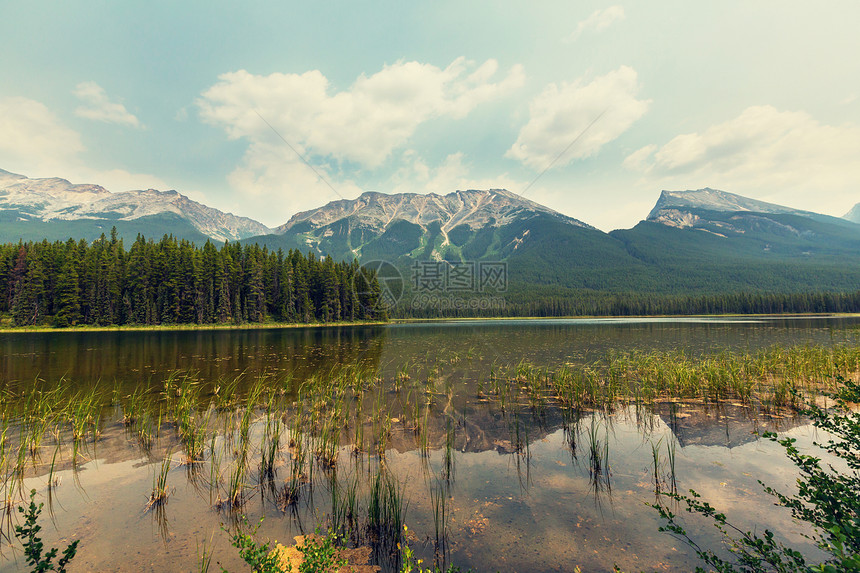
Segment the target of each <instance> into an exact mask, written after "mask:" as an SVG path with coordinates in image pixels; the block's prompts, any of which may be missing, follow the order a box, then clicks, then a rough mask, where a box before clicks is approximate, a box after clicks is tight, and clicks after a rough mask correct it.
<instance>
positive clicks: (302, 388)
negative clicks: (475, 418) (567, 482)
mask: <svg viewBox="0 0 860 573" xmlns="http://www.w3.org/2000/svg"><path fill="white" fill-rule="evenodd" d="M465 359H466V360H468V361H469V362H470V363H471V362H472V360H473V357H472V351H471V350H470V351H469V352H468V353H467V355H466V358H465ZM463 360H464V358H463V357H462V356H461V355H459V354H457V355H452V356H450V357H448V358H445V357H441V356H439V355H433V354H431V353H430V352H428V356H427V359H426V360H425V361H424V362H423V363H421V362H414V363H408V364H402V365H400V366H399V367H396V368H394V369H391V370H390V372H389V374H388V378H387V379H386V378H385V377H383V376H381V375H380V373H379V372H377V371H375V370H371V369H368V368H366V367H363V366H356V367H349V366H341V367H338V368H333V369H331V370H330V371H327V372H316V373H315V374H314V375H312V376H310V377H308V378H306V379H301V380H299V379H296V380H293V379H290V378H289V377H283V378H278V377H275V376H269V377H257V378H253V379H251V378H249V377H248V376H246V375H245V374H244V373H243V374H240V375H238V376H235V377H231V378H223V379H219V380H217V381H215V382H212V381H205V380H202V379H201V378H200V375H199V374H198V373H193V372H192V373H185V372H175V373H172V374H170V375H169V376H167V377H166V378H165V379H164V380H163V381H161V382H155V383H149V384H143V385H140V386H138V387H136V388H135V389H134V390H133V391H131V392H130V393H127V394H124V393H123V392H120V391H118V390H117V389H116V388H111V389H110V390H107V389H104V390H103V389H100V387H99V386H98V385H96V386H94V387H93V388H92V389H85V390H84V389H76V387H75V386H74V385H73V384H71V383H70V382H69V381H61V382H62V384H60V383H56V384H54V385H51V384H48V383H46V382H45V381H41V380H37V381H35V383H34V384H33V387H32V388H31V389H28V390H26V391H24V392H20V391H19V392H11V391H9V390H8V388H5V387H4V388H0V472H2V473H0V485H2V489H0V498H2V499H0V511H2V515H3V519H5V520H6V522H7V524H8V523H9V521H8V520H9V519H10V516H11V515H12V514H13V513H14V512H13V511H12V508H14V507H15V506H16V505H17V504H18V503H20V502H21V500H22V499H23V495H22V491H23V490H22V484H23V481H24V479H25V478H26V477H27V476H35V475H40V476H47V481H48V484H49V486H50V484H52V483H53V480H54V476H55V475H56V474H57V473H58V472H59V471H60V470H61V469H66V468H68V467H72V468H76V467H77V464H78V460H79V459H87V457H88V456H90V455H92V454H93V451H94V450H95V448H96V445H97V444H98V443H99V440H100V439H101V436H102V432H103V430H104V429H105V428H106V426H107V425H109V424H114V425H116V426H117V427H118V428H119V430H120V431H119V434H120V435H122V430H123V429H124V432H125V436H126V438H127V440H128V442H129V444H132V445H133V446H136V447H138V448H139V450H140V452H141V454H142V456H143V457H146V458H153V457H154V458H156V459H157V458H158V456H155V455H154V454H153V452H157V451H163V450H164V449H165V448H166V449H168V450H171V451H172V450H173V449H174V448H175V452H176V455H177V456H178V457H179V458H180V459H179V461H178V462H177V463H178V464H180V465H184V466H186V467H187V470H188V471H187V474H188V477H189V479H190V480H193V481H196V482H199V487H201V488H208V491H209V496H210V503H211V504H212V505H213V506H214V507H216V508H218V509H222V510H224V511H225V512H227V513H228V514H230V515H232V516H235V517H237V518H238V516H240V515H241V514H242V512H243V511H246V509H245V505H246V503H247V501H248V500H249V499H251V498H252V497H253V495H252V494H259V495H260V496H261V498H262V500H263V503H264V504H267V505H268V506H269V507H274V508H277V509H280V510H281V511H283V512H285V513H287V512H289V513H290V514H292V515H293V516H295V517H294V518H295V519H297V520H298V515H299V514H300V513H302V512H304V514H311V515H314V516H315V519H317V520H328V521H329V524H330V526H331V528H332V529H333V530H334V531H335V532H337V533H338V534H339V535H341V536H344V537H346V538H348V539H349V540H350V542H352V543H355V544H358V543H364V544H371V545H373V546H374V547H375V548H377V549H378V556H379V559H383V558H388V557H383V556H390V555H391V554H392V553H396V551H397V544H398V543H399V542H400V541H401V540H402V532H403V524H404V523H405V521H406V514H407V509H408V505H409V504H408V503H407V500H406V499H405V486H404V482H403V481H401V478H400V477H398V476H396V475H395V474H394V473H393V471H392V470H391V468H390V467H389V463H391V461H392V460H391V459H388V458H392V459H393V457H394V456H396V455H399V454H397V453H396V451H395V450H396V449H398V448H399V451H402V448H409V449H412V450H414V451H417V456H416V459H418V460H419V461H420V464H421V467H422V468H423V469H424V472H425V476H427V479H428V482H427V483H428V488H427V492H426V500H429V504H418V505H419V506H420V507H421V508H424V509H427V511H428V523H429V517H431V516H432V518H433V531H432V532H431V533H432V538H431V540H432V541H433V545H434V549H435V551H436V552H437V554H439V555H441V559H442V561H443V562H444V559H445V555H446V551H447V547H448V540H449V535H450V533H451V532H450V527H451V519H450V509H451V508H450V507H449V504H450V502H451V495H452V494H451V491H453V489H452V484H453V482H454V474H455V470H456V458H457V456H456V451H455V450H456V447H457V446H456V444H457V443H458V442H459V443H460V444H463V443H467V442H468V439H469V437H470V436H469V435H468V434H467V433H460V432H464V430H461V427H464V426H466V423H467V416H471V415H472V414H471V412H473V411H475V410H477V411H479V412H480V413H481V415H486V416H488V417H490V418H493V419H494V420H497V421H498V429H499V431H500V432H502V435H504V432H505V431H507V432H508V437H509V438H510V443H511V448H510V452H509V453H511V454H512V458H511V459H512V461H514V462H515V464H516V470H517V472H518V476H519V478H520V484H521V486H522V488H523V489H527V488H528V487H529V484H530V479H531V478H530V471H531V451H530V448H531V444H532V442H533V441H534V440H535V439H539V438H540V437H541V436H542V435H543V434H544V433H545V432H544V430H545V426H544V420H545V418H546V417H547V416H550V415H556V414H559V415H560V417H561V419H562V420H563V421H564V428H565V439H566V442H567V445H568V447H569V449H570V454H571V458H572V460H573V461H574V462H576V463H578V464H581V465H583V466H586V468H587V473H588V479H589V483H590V485H591V487H592V488H593V490H594V493H595V495H601V494H602V493H604V492H607V491H609V490H610V489H611V473H612V472H611V464H610V459H609V458H610V452H609V442H610V433H609V432H610V427H609V425H610V422H609V421H608V419H609V417H610V416H609V414H610V413H612V412H613V411H615V410H614V409H615V408H617V407H619V406H622V407H623V406H635V407H636V408H635V412H636V415H637V416H639V415H640V414H641V416H642V420H643V422H642V423H643V424H648V423H653V419H654V416H653V414H650V415H649V412H653V410H654V406H655V405H656V404H660V403H664V402H666V403H669V405H670V410H671V411H673V412H674V408H675V407H676V405H677V404H678V403H681V402H684V401H692V402H695V403H698V404H714V405H719V404H720V403H721V402H723V401H725V400H730V401H732V402H737V403H739V404H742V405H743V406H744V407H745V408H748V409H749V410H750V411H754V410H760V411H763V412H767V413H770V412H777V411H780V410H784V409H788V410H791V409H792V408H794V407H796V406H797V405H798V404H799V403H800V401H801V400H802V398H803V397H804V396H807V395H812V394H815V393H817V392H819V391H821V390H822V389H827V388H830V387H831V386H832V384H833V382H832V380H833V376H835V375H842V376H846V377H856V375H857V374H858V371H860V348H854V347H849V346H836V347H833V348H825V347H812V346H801V347H791V348H781V347H773V348H768V349H764V350H760V351H756V352H746V353H731V352H722V353H717V354H712V355H705V356H699V357H696V356H692V355H689V354H685V353H683V352H648V353H644V352H629V353H615V354H610V355H607V356H605V357H603V358H601V359H599V360H592V361H584V360H583V361H581V362H577V363H573V362H572V363H568V364H563V365H561V366H558V367H557V368H548V367H546V366H539V365H535V364H532V363H530V362H528V361H525V360H523V361H520V362H518V363H516V364H512V365H504V364H492V365H490V366H489V374H488V375H483V374H479V375H477V377H476V379H474V380H465V381H464V382H463V385H462V386H463V388H461V384H459V383H458V382H457V380H459V379H458V378H457V377H456V376H454V375H452V374H454V373H455V372H452V370H455V369H456V368H458V364H459V365H460V367H462V366H463V365H462V364H461V363H462V362H463ZM456 400H461V401H462V400H465V401H466V403H467V404H469V408H467V409H463V408H462V405H461V404H462V402H456V404H457V405H456V407H455V401H456ZM458 408H459V409H460V411H458ZM640 408H641V412H640ZM467 411H468V412H469V413H468V414H467ZM648 420H652V422H648ZM165 442H167V444H165ZM410 444H411V445H410ZM675 448H676V442H675V441H674V440H672V439H669V440H666V443H665V444H663V443H661V442H660V441H657V442H656V443H653V442H652V451H651V458H652V459H651V462H652V466H653V480H654V484H655V489H659V490H660V491H672V492H674V491H676V489H677V483H676V477H675V456H676V449H675ZM156 463H158V462H156ZM173 464H174V462H173V461H172V459H171V455H170V454H169V453H168V454H167V455H166V456H164V457H163V458H162V460H161V463H160V466H159V469H158V471H155V472H154V475H153V484H152V489H151V492H150V493H149V495H148V496H147V502H146V511H149V510H150V509H153V508H154V509H156V510H159V511H161V510H160V509H159V508H160V506H162V505H164V504H165V503H166V501H167V499H168V496H169V495H170V490H169V486H168V479H167V477H168V473H169V472H170V470H171V468H172V467H173ZM401 477H402V476H401ZM422 495H424V494H422ZM320 500H324V503H320ZM315 503H319V505H318V506H317V505H315ZM317 509H319V511H317ZM165 527H166V520H165ZM7 529H8V527H7ZM429 537H430V534H428V538H429Z"/></svg>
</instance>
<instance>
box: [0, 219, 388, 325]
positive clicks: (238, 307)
mask: <svg viewBox="0 0 860 573" xmlns="http://www.w3.org/2000/svg"><path fill="white" fill-rule="evenodd" d="M379 293H380V290H379V284H378V281H377V279H376V277H375V276H374V275H373V274H372V273H371V274H369V273H367V272H364V271H362V269H361V268H360V267H359V265H358V262H356V261H353V262H335V261H334V260H332V259H331V258H330V257H316V256H315V255H313V254H312V253H311V254H308V255H304V254H302V253H301V252H299V251H298V250H290V251H289V252H283V251H281V250H278V251H270V250H268V249H267V248H265V247H260V246H258V245H242V244H239V243H224V244H223V245H221V246H220V247H217V246H215V245H214V244H212V243H211V242H208V241H207V242H206V243H205V244H203V245H202V246H196V245H195V244H194V243H191V242H190V241H187V240H178V239H176V238H174V237H173V236H169V235H165V236H164V237H163V238H162V239H161V240H160V241H157V242H155V241H153V240H151V239H150V240H147V239H145V238H144V237H143V236H140V235H138V237H137V239H136V240H135V241H134V242H133V243H132V245H131V247H130V248H128V249H126V247H125V245H124V243H123V240H122V239H120V238H117V233H116V230H115V229H114V231H113V232H112V233H111V236H110V237H106V236H104V235H102V236H101V237H100V238H98V239H96V240H95V241H92V242H91V243H88V242H87V241H85V240H79V241H75V240H74V239H69V240H68V241H66V242H62V241H55V242H48V241H47V240H44V241H41V242H19V243H17V244H16V243H9V244H5V245H0V313H3V314H4V315H6V316H7V317H11V323H12V324H13V325H15V326H38V325H47V326H56V327H68V326H75V325H81V324H86V325H101V326H105V325H168V324H214V323H232V324H242V323H264V322H289V323H316V322H322V323H329V322H338V321H376V320H386V319H387V315H386V312H385V308H384V306H382V305H379V304H378V300H379V296H380V294H379ZM7 321H8V319H7Z"/></svg>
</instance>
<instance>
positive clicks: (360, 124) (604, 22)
mask: <svg viewBox="0 0 860 573" xmlns="http://www.w3.org/2000/svg"><path fill="white" fill-rule="evenodd" d="M858 23H860V2H856V0H848V1H845V2H823V3H821V2H819V3H811V2H786V1H784V0H780V1H755V0H753V1H750V0H744V1H723V2H707V3H705V2H689V1H683V2H682V1H677V2H670V1H663V0H659V1H650V2H644V1H641V2H640V1H637V2H624V3H617V4H614V3H596V2H569V1H560V2H551V1H538V2H503V1H499V0H491V1H489V0H488V1H467V2H463V1H462V0H461V1H457V2H448V1H436V2H403V1H402V0H400V1H397V2H372V3H371V2H356V1H355V0H351V1H348V2H304V3H301V4H299V3H292V2H272V3H263V2H249V1H246V2H242V3H233V2H229V3H227V2H220V1H212V0H206V1H201V2H172V1H171V2H167V1H155V2H109V1H102V2H82V1H75V0H70V1H66V2H56V1H53V2H44V1H39V0H28V1H26V2H25V1H19V0H0V38H2V41H3V48H2V50H0V77H2V80H0V168H3V169H6V170H8V171H13V172H17V173H21V174H24V175H28V176H30V177H47V176H60V177H64V178H66V179H70V180H71V181H73V182H75V183H98V184H101V185H104V186H105V187H107V188H108V189H110V190H112V191H123V190H127V189H133V188H134V189H137V188H148V187H154V188H158V189H177V190H179V191H180V192H182V193H185V194H187V195H189V196H191V197H192V198H194V199H197V200H199V201H203V202H205V203H207V204H209V205H211V206H213V207H217V208H220V209H223V210H227V211H232V212H234V213H237V214H241V215H247V216H250V217H254V218H256V219H258V220H260V221H262V222H264V223H266V224H269V225H277V224H281V223H283V222H285V221H286V220H287V219H288V218H289V217H290V216H291V215H292V214H294V213H295V212H297V211H300V210H306V209H309V208H313V207H317V206H320V205H322V204H324V203H326V202H328V201H331V200H334V199H337V198H339V196H342V197H346V198H353V197H355V196H357V195H358V194H359V193H361V192H362V191H382V192H400V191H415V192H422V193H423V192H436V193H443V194H444V193H448V192H451V191H454V190H456V189H467V188H472V189H474V188H478V189H485V188H495V187H502V188H506V189H509V190H511V191H514V192H517V193H524V194H525V195H526V196H527V197H528V198H530V199H532V200H535V201H538V202H541V203H544V204H545V205H548V206H550V207H552V208H555V209H557V210H559V211H561V212H563V213H565V214H567V215H570V216H573V217H576V218H578V219H582V220H584V221H586V222H588V223H590V224H592V225H595V226H597V227H600V228H602V229H604V230H610V229H613V228H621V227H630V226H632V225H634V224H635V223H636V222H637V221H638V220H640V219H642V218H644V217H645V215H646V214H647V213H648V211H649V210H650V208H651V207H652V206H653V204H654V202H655V201H656V199H657V197H658V195H659V191H660V190H661V189H672V190H680V189H697V188H701V187H706V186H709V187H713V188H719V189H723V190H726V191H731V192H735V193H740V194H742V195H746V196H749V197H754V198H757V199H762V200H766V201H771V202H776V203H781V204H784V205H789V206H793V207H798V208H804V209H810V210H816V211H819V212H824V213H828V214H832V215H842V214H844V213H845V212H846V211H848V209H849V208H850V207H851V206H853V205H854V204H855V203H857V202H858V201H860V34H858V33H857V25H858ZM267 122H268V124H270V125H271V127H269V125H267ZM589 126H590V127H589ZM273 128H274V129H273ZM583 130H585V131H584V133H583ZM275 132H277V133H275ZM580 134H582V135H581V137H579V139H577V136H579V135H580ZM282 138H283V139H282ZM285 141H286V142H285ZM565 150H566V152H565ZM563 152H564V153H563ZM299 154H301V156H303V157H304V158H305V159H306V160H307V161H308V162H309V163H310V164H311V165H312V166H313V169H312V168H311V167H309V166H308V165H306V164H305V163H304V162H303V161H302V159H300V157H299ZM317 173H319V174H320V176H318V175H317ZM541 174H542V175H541ZM535 180H536V181H535Z"/></svg>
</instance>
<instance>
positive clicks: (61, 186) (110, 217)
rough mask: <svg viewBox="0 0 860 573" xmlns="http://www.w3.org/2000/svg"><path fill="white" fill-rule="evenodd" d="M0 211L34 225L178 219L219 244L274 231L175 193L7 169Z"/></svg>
mask: <svg viewBox="0 0 860 573" xmlns="http://www.w3.org/2000/svg"><path fill="white" fill-rule="evenodd" d="M0 209H3V210H5V211H7V212H11V213H14V214H15V215H16V216H17V218H18V219H19V220H21V221H30V222H36V221H41V222H51V221H64V222H71V221H100V222H104V223H105V224H108V223H110V222H111V221H125V222H129V221H135V220H140V219H143V218H145V217H153V216H163V215H174V216H178V217H180V218H181V219H185V220H186V221H187V222H188V223H190V225H191V226H192V227H193V228H194V229H196V230H197V231H199V232H200V233H201V234H202V235H204V236H207V237H210V238H212V239H216V240H238V239H243V238H247V237H250V236H254V235H262V234H266V233H268V232H270V231H271V230H270V229H269V228H268V227H267V226H265V225H263V224H262V223H260V222H258V221H255V220H254V219H251V218H249V217H241V216H237V215H233V214H232V213H225V212H223V211H220V210H218V209H215V208H213V207H209V206H207V205H204V204H203V203H199V202H197V201H194V200H192V199H190V198H188V197H187V196H185V195H182V194H181V193H179V192H178V191H176V190H169V191H158V190H156V189H145V190H132V191H121V192H116V193H114V192H111V191H108V190H107V189H105V188H104V187H102V186H100V185H92V184H73V183H71V182H70V181H68V180H66V179H62V178H60V177H48V178H35V179H31V178H29V177H26V176H23V175H19V174H16V173H11V172H9V171H5V170H0ZM8 218H9V217H7V219H8ZM169 218H170V217H168V219H169Z"/></svg>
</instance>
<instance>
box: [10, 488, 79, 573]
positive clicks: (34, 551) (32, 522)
mask: <svg viewBox="0 0 860 573" xmlns="http://www.w3.org/2000/svg"><path fill="white" fill-rule="evenodd" d="M35 497H36V490H35V489H34V490H31V491H30V505H29V506H28V507H27V509H26V510H25V509H24V508H23V507H19V508H18V511H19V512H21V514H22V515H23V516H24V525H17V526H15V537H17V538H18V539H20V540H21V543H22V544H23V546H24V555H25V556H26V558H27V565H30V566H31V567H32V569H31V571H33V572H34V573H38V572H41V571H59V572H64V571H65V570H66V565H68V564H69V561H71V560H72V559H73V558H74V556H75V554H76V553H77V551H78V543H80V539H76V540H74V541H73V542H71V543H70V544H69V546H68V547H66V548H65V549H64V550H63V556H62V557H60V558H59V559H58V560H57V562H56V563H54V558H56V557H57V552H58V551H59V550H58V549H57V548H56V547H52V548H51V549H49V550H48V551H47V552H45V553H43V550H44V547H45V546H44V544H43V543H42V539H41V538H40V537H38V534H39V531H41V530H42V526H41V525H39V524H38V523H37V521H38V519H39V514H41V513H42V507H43V506H44V505H45V504H44V503H40V504H39V505H38V506H37V505H36V502H35V501H34V499H35Z"/></svg>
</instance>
